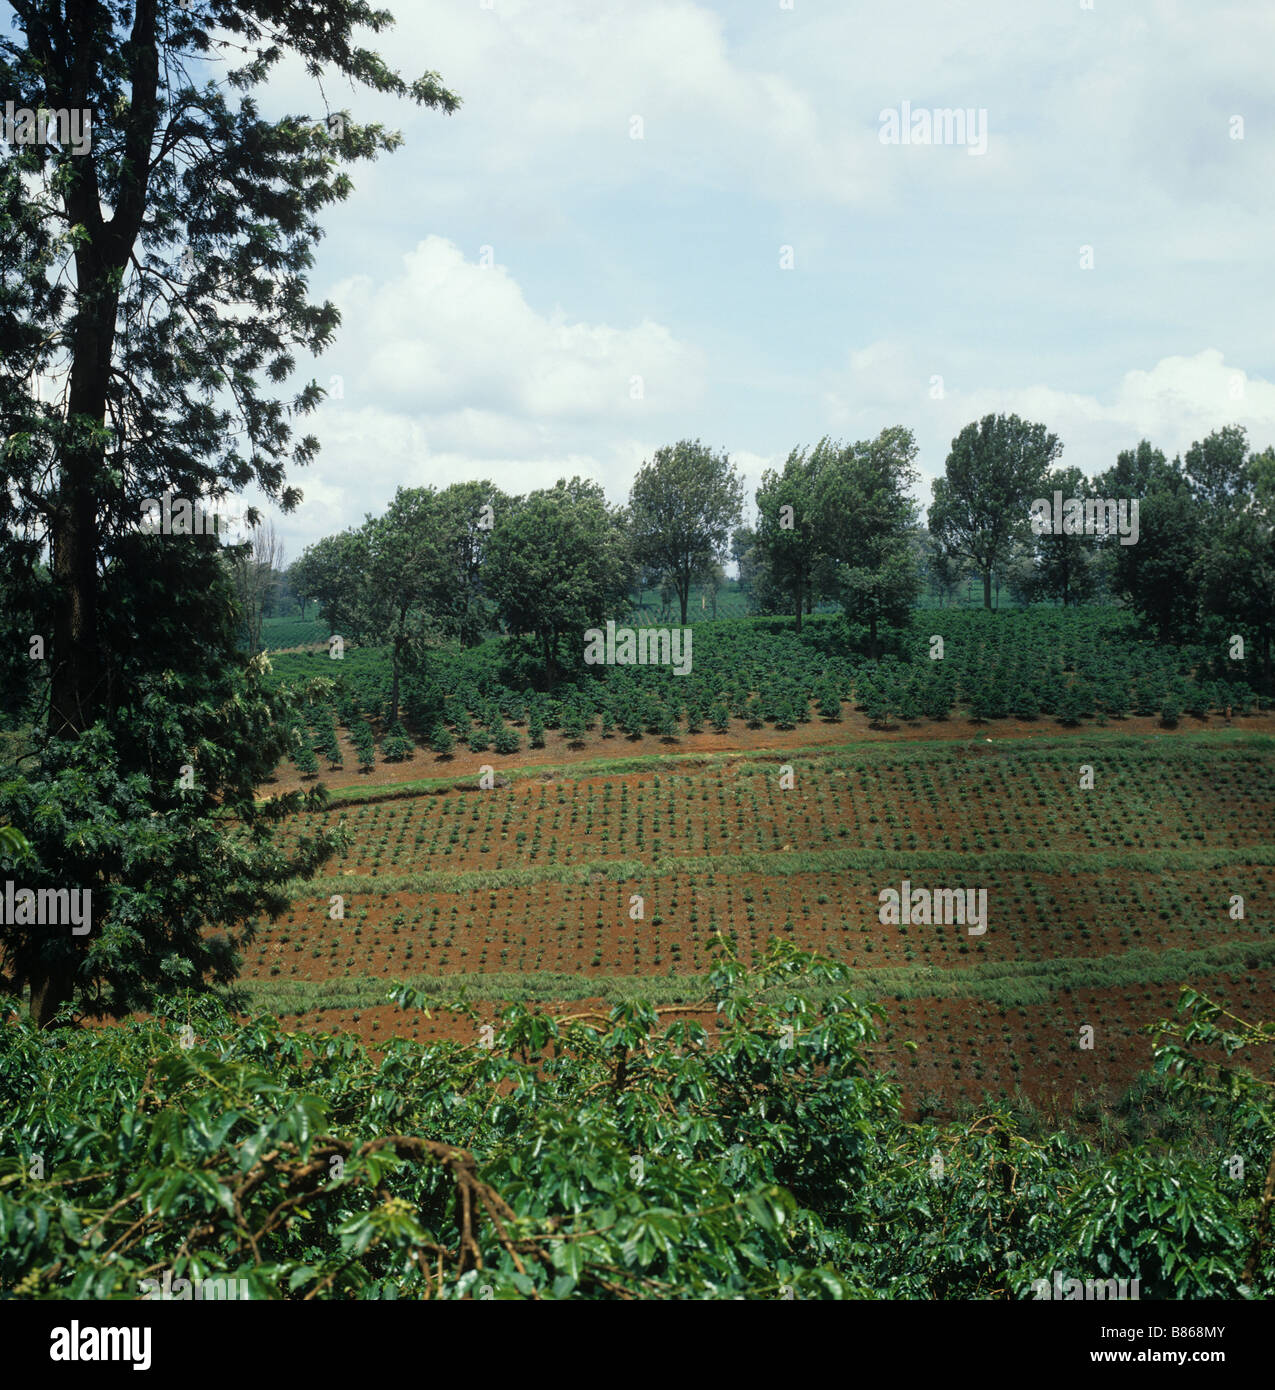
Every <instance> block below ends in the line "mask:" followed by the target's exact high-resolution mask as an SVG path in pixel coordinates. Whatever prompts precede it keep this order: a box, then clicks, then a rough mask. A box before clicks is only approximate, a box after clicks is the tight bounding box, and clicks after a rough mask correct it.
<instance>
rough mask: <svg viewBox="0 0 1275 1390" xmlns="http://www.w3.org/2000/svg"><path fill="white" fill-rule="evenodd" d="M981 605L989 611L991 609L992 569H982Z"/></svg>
mask: <svg viewBox="0 0 1275 1390" xmlns="http://www.w3.org/2000/svg"><path fill="white" fill-rule="evenodd" d="M983 607H984V608H986V609H987V610H988V612H989V613H990V612H991V609H992V571H991V570H990V569H985V570H984V571H983Z"/></svg>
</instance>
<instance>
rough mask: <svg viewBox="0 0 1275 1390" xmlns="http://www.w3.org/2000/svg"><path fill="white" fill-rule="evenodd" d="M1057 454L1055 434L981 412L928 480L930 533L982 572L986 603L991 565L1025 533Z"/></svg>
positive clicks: (985, 604) (988, 604)
mask: <svg viewBox="0 0 1275 1390" xmlns="http://www.w3.org/2000/svg"><path fill="white" fill-rule="evenodd" d="M1061 452H1062V445H1061V444H1060V443H1059V442H1058V437H1057V435H1053V434H1050V433H1049V431H1048V430H1047V429H1046V428H1045V426H1044V425H1039V424H1032V423H1029V422H1028V421H1026V420H1020V419H1019V417H1018V416H1017V415H986V416H984V417H983V419H982V420H979V421H977V422H976V423H973V424H969V425H966V426H965V428H964V429H963V430H962V431H961V432H960V434H958V435H957V436H956V438H955V439H954V440H952V449H951V452H950V453H949V454H948V456H947V464H946V471H945V473H944V476H943V477H941V478H936V479H935V481H934V501H933V503H932V504H931V506H930V514H929V524H930V534H931V535H932V536H933V537H934V538H935V540H936V541H938V543H939V544H940V545H941V546H942V547H943V549H944V550H945V551H946V553H947V554H949V555H952V556H956V557H959V558H961V559H964V560H968V561H969V562H970V563H971V564H972V565H973V566H974V567H975V568H976V569H977V570H978V572H979V574H981V575H982V578H983V607H984V608H988V609H990V608H991V606H992V570H993V569H994V568H995V567H996V566H997V565H1003V564H1005V563H1006V562H1007V561H1008V559H1009V554H1010V550H1011V548H1012V546H1013V543H1014V542H1015V541H1016V540H1018V541H1024V542H1025V541H1027V540H1028V538H1029V537H1030V535H1031V524H1030V507H1031V504H1032V502H1033V500H1034V499H1035V498H1037V497H1038V496H1040V495H1041V493H1042V489H1043V487H1044V479H1045V475H1046V473H1047V472H1048V470H1049V467H1050V465H1051V464H1052V463H1053V462H1054V460H1055V459H1056V458H1057V457H1058V455H1059V454H1060V453H1061Z"/></svg>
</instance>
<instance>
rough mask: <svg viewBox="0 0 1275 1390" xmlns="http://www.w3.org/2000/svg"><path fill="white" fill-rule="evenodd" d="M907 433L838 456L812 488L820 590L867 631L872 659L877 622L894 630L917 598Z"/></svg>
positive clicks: (911, 443)
mask: <svg viewBox="0 0 1275 1390" xmlns="http://www.w3.org/2000/svg"><path fill="white" fill-rule="evenodd" d="M916 454H917V446H916V440H915V439H914V438H913V435H912V431H911V430H908V429H904V428H903V427H902V426H900V425H894V426H890V427H889V428H887V429H884V430H882V431H881V433H880V434H879V435H877V437H876V438H875V439H872V440H861V441H860V442H859V443H858V444H854V445H852V446H850V447H848V448H843V449H841V450H840V451H839V452H838V454H837V456H836V458H835V459H834V460H832V461H831V463H830V464H829V466H828V467H827V468H825V469H824V470H823V471H822V472H821V474H820V475H819V476H818V478H817V479H816V482H815V487H814V513H815V549H816V551H817V553H818V554H819V556H820V557H821V559H820V562H819V564H818V565H817V566H816V571H817V574H818V576H819V578H818V583H819V586H820V588H821V589H822V590H823V591H825V592H828V593H833V594H835V595H836V596H837V598H838V599H839V600H840V602H841V605H842V607H843V609H844V610H845V613H846V616H847V617H848V618H850V619H851V621H853V622H860V623H865V624H867V627H868V634H869V640H870V642H871V645H872V649H873V652H874V653H876V652H877V651H878V648H879V639H878V628H879V626H880V625H881V624H882V623H894V624H896V625H901V624H902V623H904V622H906V621H907V615H908V611H909V610H910V609H911V607H912V605H913V604H914V603H915V602H916V597H917V594H918V592H919V591H920V584H921V581H920V574H919V571H918V568H917V563H916V554H915V550H914V547H913V538H914V535H915V530H916V521H917V505H916V503H915V502H914V501H913V500H912V498H911V496H909V493H908V489H909V488H910V487H912V485H913V484H914V483H915V482H916V479H917V472H916V469H915V467H914V462H915V459H916Z"/></svg>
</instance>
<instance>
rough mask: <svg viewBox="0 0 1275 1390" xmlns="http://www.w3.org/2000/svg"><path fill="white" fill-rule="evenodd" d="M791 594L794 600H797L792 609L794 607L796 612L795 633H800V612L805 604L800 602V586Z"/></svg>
mask: <svg viewBox="0 0 1275 1390" xmlns="http://www.w3.org/2000/svg"><path fill="white" fill-rule="evenodd" d="M793 594H794V595H795V597H796V600H797V601H796V603H795V605H794V607H795V608H796V610H797V631H798V632H800V631H801V610H802V609H803V608H804V607H805V604H803V603H802V601H801V585H800V584H798V585H797V587H796V588H795V589H794V590H793Z"/></svg>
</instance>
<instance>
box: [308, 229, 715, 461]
mask: <svg viewBox="0 0 1275 1390" xmlns="http://www.w3.org/2000/svg"><path fill="white" fill-rule="evenodd" d="M332 298H333V299H334V300H335V302H336V303H337V305H338V306H339V307H340V309H341V312H342V318H343V325H342V331H341V335H340V339H339V348H338V353H339V359H340V361H341V362H342V363H346V364H349V365H348V366H347V367H346V368H345V369H344V370H343V371H341V374H342V375H343V376H344V378H345V392H346V399H347V401H358V402H363V401H369V402H375V403H376V404H378V405H381V406H385V407H391V408H398V409H402V410H407V411H411V412H413V413H420V414H431V413H434V412H440V411H441V412H447V413H448V414H449V415H450V416H451V417H452V418H453V422H454V425H455V416H456V413H457V412H466V413H467V416H468V417H469V418H472V419H473V420H475V422H476V421H477V420H478V419H479V418H480V417H492V416H499V415H501V414H502V413H504V414H512V415H515V416H532V417H535V419H536V420H538V421H540V422H546V423H552V422H563V421H583V420H589V419H594V420H597V419H603V418H612V417H619V418H623V417H624V416H626V415H633V414H635V413H638V414H641V413H645V412H647V411H650V410H658V411H663V410H671V409H680V408H685V407H686V406H687V405H689V404H690V403H692V402H693V401H694V400H695V399H696V398H697V397H698V395H699V394H700V392H701V390H702V385H703V361H702V358H701V355H700V354H699V353H698V352H697V351H696V350H695V349H693V348H691V347H689V346H687V345H685V344H682V343H679V342H678V341H677V340H676V339H675V338H674V336H673V335H672V333H670V331H669V330H668V329H667V328H666V327H664V326H663V325H662V324H659V323H654V322H652V321H650V320H649V319H648V320H644V321H643V322H641V323H639V324H637V325H635V326H633V327H630V328H614V327H611V326H610V325H607V324H597V323H584V322H580V321H577V320H573V319H571V318H569V317H568V316H567V315H566V314H565V313H563V312H562V311H561V310H555V311H553V312H552V313H547V314H546V313H541V312H539V311H537V310H536V309H533V308H532V306H531V305H529V304H528V303H527V300H526V298H525V296H524V295H523V293H522V290H521V288H520V287H519V285H518V283H517V282H516V281H515V280H514V278H513V277H512V276H511V275H510V274H509V272H508V270H507V269H505V268H504V267H503V266H500V265H499V264H495V265H491V266H490V267H486V268H484V267H483V266H482V265H480V264H478V263H477V262H474V261H468V260H466V259H465V256H464V255H463V253H462V252H461V251H460V250H459V249H458V248H457V247H456V246H455V245H453V244H452V243H451V242H449V241H447V240H445V239H444V238H442V237H437V236H431V237H427V238H426V239H425V240H424V241H422V242H420V243H419V244H418V245H417V246H416V248H415V250H413V251H411V252H409V253H408V254H407V255H406V256H404V257H403V270H402V273H401V274H400V275H397V276H394V277H391V278H389V279H386V280H383V281H381V282H379V283H376V282H373V281H372V279H371V278H370V277H368V276H366V275H360V276H357V277H354V278H352V279H349V280H346V281H344V282H342V283H341V284H339V285H337V286H336V287H335V289H334V290H333V291H332ZM332 360H333V362H334V363H335V362H336V361H337V355H336V354H334V356H333V359H332ZM454 425H453V427H454ZM490 429H491V424H490V420H489V422H488V425H487V426H486V429H485V430H483V429H480V430H479V431H478V433H479V435H480V436H481V435H482V434H484V433H487V432H489V431H490ZM476 442H477V441H476Z"/></svg>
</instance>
